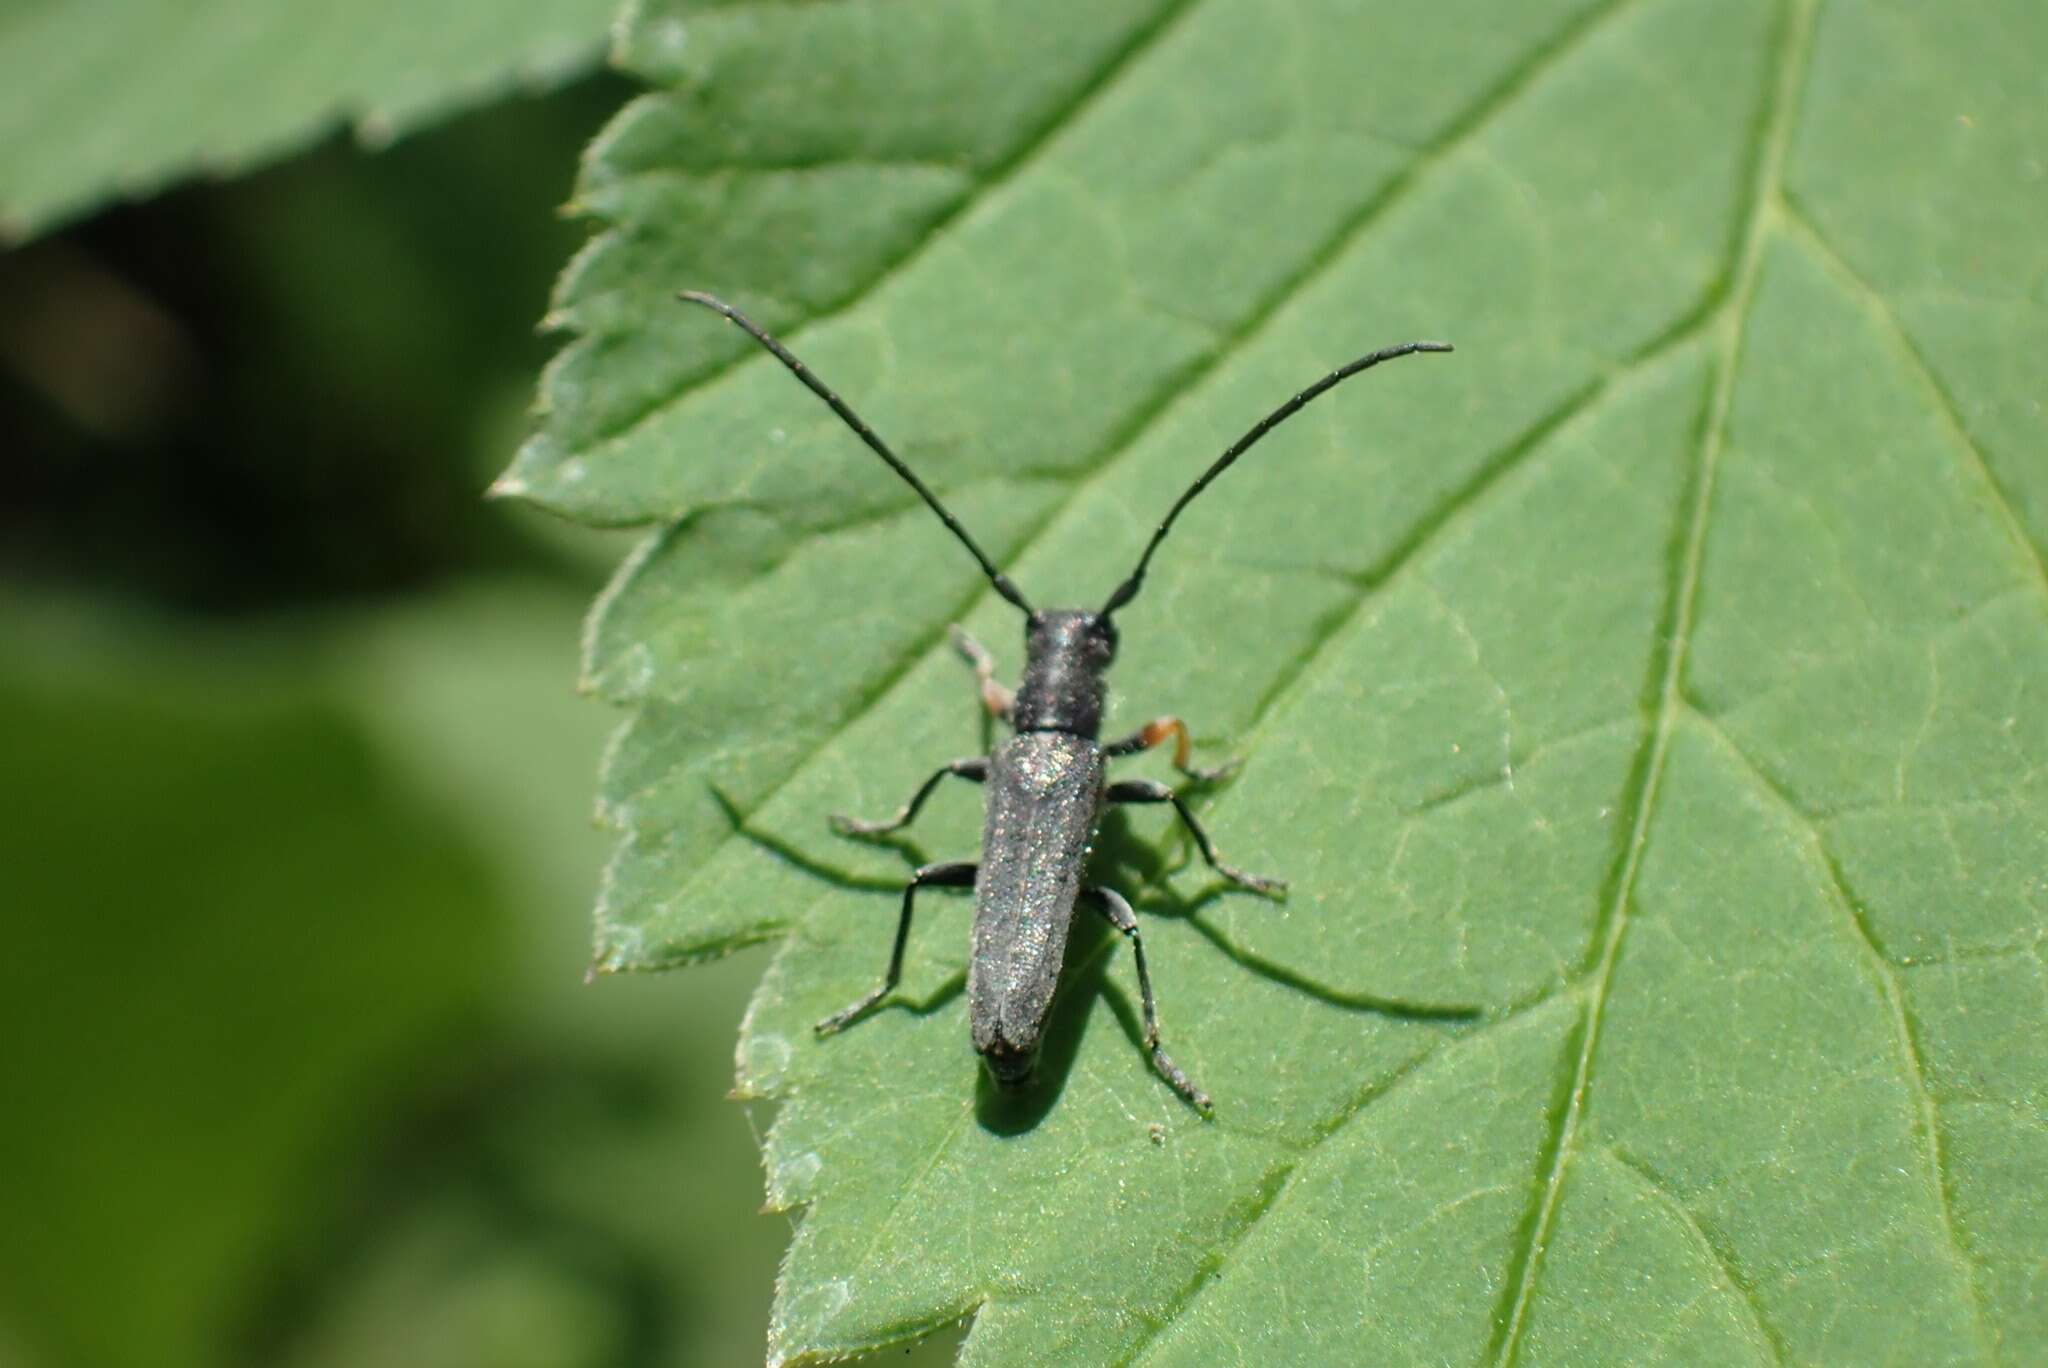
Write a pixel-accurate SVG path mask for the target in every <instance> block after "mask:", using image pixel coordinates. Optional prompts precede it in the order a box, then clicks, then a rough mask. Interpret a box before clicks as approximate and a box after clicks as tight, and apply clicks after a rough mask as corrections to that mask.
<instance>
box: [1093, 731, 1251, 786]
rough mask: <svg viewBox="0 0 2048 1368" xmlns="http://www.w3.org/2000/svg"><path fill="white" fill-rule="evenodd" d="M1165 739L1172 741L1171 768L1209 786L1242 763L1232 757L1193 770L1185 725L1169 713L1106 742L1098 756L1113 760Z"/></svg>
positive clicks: (1191, 741)
mask: <svg viewBox="0 0 2048 1368" xmlns="http://www.w3.org/2000/svg"><path fill="white" fill-rule="evenodd" d="M1169 736H1170V737H1172V738H1173V767H1174V768H1175V769H1177V770H1179V771H1180V772H1181V773H1182V774H1185V775H1186V776H1187V777H1188V778H1190V779H1193V780H1196V781H1197V782H1199V783H1204V784H1209V783H1214V782H1215V781H1216V780H1218V779H1227V778H1229V777H1230V776H1231V775H1232V774H1235V773H1236V772H1237V769H1238V766H1240V765H1242V764H1243V763H1244V759H1243V758H1242V757H1236V758H1233V759H1230V760H1225V761H1224V762H1223V763H1222V764H1220V765H1218V766H1216V768H1214V769H1195V768H1193V767H1192V766H1190V765H1189V764H1188V761H1189V759H1190V758H1191V751H1192V749H1193V747H1194V738H1193V737H1191V736H1189V735H1188V724H1187V723H1185V722H1183V721H1181V720H1180V719H1179V718H1178V717H1174V716H1172V715H1171V714H1168V715H1167V716H1165V717H1155V718H1153V719H1152V720H1151V721H1150V722H1147V723H1146V724H1145V725H1144V726H1142V727H1140V728H1138V729H1137V730H1136V731H1134V732H1132V733H1131V734H1130V735H1129V736H1126V737H1123V738H1122V739H1120V740H1116V741H1112V742H1110V743H1109V744H1108V745H1106V746H1104V747H1103V748H1102V757H1103V759H1105V760H1116V759H1120V758H1122V757H1123V756H1126V755H1136V754H1137V753H1138V752H1139V751H1142V750H1150V749H1151V748H1152V747H1154V746H1156V745H1159V744H1160V743H1161V742H1163V741H1165V740H1166V739H1167V738H1168V737H1169Z"/></svg>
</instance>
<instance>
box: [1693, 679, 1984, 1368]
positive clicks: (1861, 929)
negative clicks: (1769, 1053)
mask: <svg viewBox="0 0 2048 1368" xmlns="http://www.w3.org/2000/svg"><path fill="white" fill-rule="evenodd" d="M1687 713H1688V714H1689V715H1690V716H1691V717H1692V718H1693V719H1694V720H1695V721H1697V722H1698V723H1699V724H1700V726H1701V728H1702V729H1703V730H1704V731H1706V732H1707V733H1708V734H1709V735H1711V736H1712V737H1713V738H1714V739H1715V740H1716V741H1717V742H1718V743H1719V744H1720V745H1721V747H1722V748H1723V749H1724V750H1726V751H1727V753H1728V754H1729V755H1730V756H1731V757H1732V758H1733V759H1734V760H1735V761H1736V763H1737V764H1738V766H1739V767H1740V768H1741V770H1742V771H1743V773H1744V774H1746V775H1747V776H1749V778H1750V781H1751V782H1752V783H1753V784H1754V785H1755V786H1756V787H1757V789H1758V790H1759V791H1760V792H1762V793H1763V794H1764V795H1765V796H1766V797H1767V798H1769V799H1770V801H1771V803H1772V805H1773V806H1775V807H1777V808H1779V809H1780V810H1781V811H1783V812H1784V813H1785V815H1786V816H1788V817H1790V818H1791V819H1792V821H1793V822H1794V823H1795V824H1796V825H1797V826H1798V829H1799V833H1800V840H1801V844H1802V845H1804V846H1805V847H1806V849H1807V854H1808V857H1809V859H1810V860H1811V861H1812V863H1813V864H1814V865H1815V866H1816V867H1817V868H1818V869H1819V871H1820V872H1821V874H1822V876H1823V877H1824V878H1825V880H1826V883H1827V892H1828V901H1830V902H1831V903H1833V904H1835V906H1836V907H1837V908H1838V909H1839V910H1840V911H1841V913H1842V914H1843V919H1844V921H1845V922H1846V923H1847V925H1848V927H1849V930H1850V933H1851V934H1852V935H1853V936H1854V937H1855V939H1856V942H1857V947H1858V950H1859V951H1860V953H1861V954H1862V955H1863V957H1864V959H1865V961H1866V962H1867V963H1868V965H1869V968H1870V972H1871V976H1872V977H1873V978H1874V979H1875V980H1876V986H1877V990H1878V996H1879V997H1880V998H1881V999H1882V1000H1883V1002H1884V1006H1885V1011H1886V1013H1887V1014H1888V1015H1889V1016H1890V1018H1891V1025H1892V1034H1893V1036H1894V1038H1895V1040H1896V1041H1897V1044H1898V1049H1899V1059H1900V1064H1901V1072H1902V1073H1903V1074H1904V1076H1905V1081H1906V1084H1907V1087H1908V1088H1909V1089H1910V1090H1911V1091H1912V1094H1913V1102H1914V1109H1915V1120H1916V1122H1917V1125H1918V1129H1919V1130H1920V1131H1921V1132H1922V1134H1924V1135H1925V1136H1926V1155H1925V1157H1926V1160H1927V1166H1928V1172H1927V1183H1928V1187H1929V1189H1930V1190H1931V1192H1932V1194H1933V1196H1934V1199H1935V1205H1936V1208H1937V1210H1938V1211H1939V1214H1940V1217H1941V1231H1942V1235H1943V1237H1944V1238H1945V1239H1946V1240H1947V1241H1948V1246H1949V1252H1950V1255H1951V1256H1952V1258H1953V1260H1954V1263H1955V1266H1956V1271H1957V1272H1958V1273H1959V1274H1960V1275H1961V1277H1962V1280H1963V1291H1964V1295H1965V1297H1966V1299H1967V1300H1968V1302H1969V1304H1970V1315H1971V1321H1972V1325H1973V1328H1974V1329H1975V1331H1976V1333H1977V1339H1978V1346H1979V1348H1980V1349H1981V1350H1982V1351H1983V1353H1984V1358H1985V1361H1986V1362H1995V1361H1996V1355H1995V1354H1994V1353H1993V1352H1992V1345H1993V1343H1994V1340H1993V1337H1992V1335H1991V1333H1990V1329H1989V1326H1988V1323H1987V1321H1986V1316H1985V1308H1984V1296H1983V1292H1982V1290H1981V1289H1980V1288H1979V1287H1978V1286H1977V1266H1976V1263H1975V1261H1973V1260H1972V1259H1971V1257H1970V1254H1969V1250H1968V1248H1967V1247H1966V1246H1965V1244H1964V1242H1963V1239H1962V1237H1961V1234H1960V1233H1959V1232H1958V1230H1957V1229H1956V1222H1955V1192H1954V1187H1955V1183H1954V1176H1953V1175H1952V1174H1951V1173H1950V1172H1949V1168H1948V1161H1947V1158H1946V1156H1945V1149H1946V1146H1945V1145H1944V1144H1943V1140H1942V1132H1941V1115H1940V1107H1939V1104H1938V1103H1937V1102H1936V1101H1935V1098H1934V1094H1933V1092H1932V1091H1931V1090H1930V1089H1929V1088H1928V1086H1927V1066H1926V1060H1925V1056H1924V1053H1923V1051H1922V1047H1921V1044H1920V1031H1919V1026H1918V1023H1917V1022H1916V1021H1915V1020H1914V1017H1913V1012H1912V1009H1911V1007H1909V1006H1908V1005H1907V1003H1906V993H1905V985H1904V983H1903V982H1902V981H1901V980H1900V978H1899V968H1898V964H1897V961H1895V960H1894V959H1893V958H1892V957H1891V956H1890V955H1889V954H1887V953H1886V951H1885V949H1884V943H1883V941H1882V940H1881V939H1880V938H1879V937H1878V934H1877V930H1876V928H1875V926H1873V925H1872V923H1871V919H1870V909H1869V908H1868V907H1867V906H1866V905H1865V904H1864V903H1863V901H1862V899H1860V898H1858V897H1857V896H1856V895H1855V893H1854V892H1853V891H1851V889H1850V887H1849V884H1848V881H1847V879H1846V877H1845V876H1844V874H1843V872H1842V867H1841V863H1840V861H1838V860H1837V859H1836V858H1835V855H1834V852H1833V851H1832V850H1831V849H1829V847H1828V844H1827V840H1826V838H1825V837H1824V836H1823V835H1822V834H1821V829H1820V827H1819V825H1818V824H1816V823H1815V822H1814V820H1813V818H1811V817H1810V816H1808V815H1807V813H1806V812H1805V811H1804V810H1803V809H1802V808H1800V806H1799V805H1798V803H1796V802H1795V801H1794V800H1793V798H1792V795H1791V794H1790V793H1788V792H1786V791H1785V789H1784V787H1783V786H1782V785H1781V784H1779V783H1778V781H1777V780H1776V779H1774V778H1773V777H1772V776H1771V775H1770V774H1768V773H1767V772H1766V771H1765V770H1764V769H1763V768H1762V766H1760V765H1758V764H1757V763H1756V761H1755V760H1753V759H1751V758H1750V755H1749V753H1748V752H1747V751H1746V750H1744V749H1743V748H1742V747H1741V746H1740V745H1738V744H1737V743H1736V740H1735V738H1734V737H1732V736H1730V735H1729V734H1728V733H1727V732H1726V731H1725V730H1723V729H1722V727H1721V725H1720V724H1719V723H1718V722H1716V721H1715V720H1714V719H1713V718H1712V717H1710V716H1708V715H1707V714H1705V713H1702V712H1700V711H1698V710H1697V709H1693V708H1688V709H1687Z"/></svg>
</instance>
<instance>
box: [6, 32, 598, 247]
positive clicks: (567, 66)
mask: <svg viewBox="0 0 2048 1368" xmlns="http://www.w3.org/2000/svg"><path fill="white" fill-rule="evenodd" d="M615 8H616V6H615V5H614V3H613V0H494V2H493V3H491V4H475V3H472V4H438V5H428V6H421V5H410V4H404V3H398V2H397V0H372V3H367V4H353V5H321V4H312V3H307V0H282V2H279V0H272V2H271V3H264V2H263V0H100V2H99V3H93V4H77V3H65V0H24V2H23V3H17V4H13V5H10V6H9V7H8V8H7V10H6V12H5V13H4V14H0V129H5V130H6V133H7V136H6V138H5V139H4V140H0V239H5V238H20V237H23V236H26V235H27V234H28V233H30V232H36V231H42V230H45V229H47V228H49V227H50V226H51V225H53V224H55V223H58V222H61V221H63V220H65V219H68V218H72V217H75V216H76V215H78V214H80V213H82V212H84V211H85V210H87V209H89V208H91V207H93V206H94V205H96V204H98V203H101V202H104V201H105V200H107V199H110V198H115V197H127V196H133V195H139V194H145V193H148V192H151V191H154V190H157V189H160V188H161V187H163V186H165V185H166V184H169V183H171V182H172V181H174V180H176V179H177V178H179V177H182V176H187V175H191V174H194V173H205V174H211V175H224V174H231V173H234V172H239V171H246V170H248V169H250V168H251V167H252V166H253V165H255V164H256V163H258V162H260V161H263V160H267V159H270V158H273V157H276V156H279V155H281V154H283V153H286V152H290V151H296V150H299V149H301V148H303V147H305V146H306V145H308V144H310V143H313V142H315V141H317V140H318V139H319V138H320V137H321V136H323V135H324V134H326V133H327V132H328V131H329V130H330V129H331V128H333V127H334V126H335V125H336V124H343V123H345V124H348V125H351V126H352V127H353V129H354V130H355V132H356V133H357V135H358V136H359V137H360V138H362V140H363V141H364V142H366V143H370V144H373V145H379V144H383V143H387V142H389V141H390V140H391V139H392V138H394V137H397V136H398V135H400V134H402V133H407V132H410V131H412V130H413V129H415V128H419V127H422V126H424V125H427V124H429V123H432V122H434V121H436V120H438V119H441V118H445V117H447V116H448V115H449V114H451V113H453V112H455V111H457V110H460V109H462V108H464V107H467V106H472V105H476V104H481V103H484V102H486V101H488V100H491V99H494V98H496V97H499V96H502V95H503V94H505V93H506V92H507V90H508V89H510V88H515V87H520V86H524V87H527V88H528V89H529V90H531V89H534V88H545V87H547V86H551V85H554V84H556V83H557V82H559V81H561V80H563V79H565V78H567V77H569V76H572V75H577V74H581V73H582V72H585V71H587V70H588V69H589V68H590V67H591V66H593V65H595V63H596V60H597V57H598V55H599V53H600V51H601V49H602V44H603V35H604V32H605V27H606V24H607V23H608V21H609V20H610V18H611V15H612V12H613V11H614V9H615Z"/></svg>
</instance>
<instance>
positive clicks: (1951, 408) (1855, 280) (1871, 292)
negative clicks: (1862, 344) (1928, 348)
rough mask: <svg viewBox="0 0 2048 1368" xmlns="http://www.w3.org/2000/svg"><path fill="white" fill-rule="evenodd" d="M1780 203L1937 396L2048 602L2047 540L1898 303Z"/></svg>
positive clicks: (1801, 236)
mask: <svg viewBox="0 0 2048 1368" xmlns="http://www.w3.org/2000/svg"><path fill="white" fill-rule="evenodd" d="M1777 208H1778V213H1779V215H1780V217H1781V218H1782V219H1783V220H1784V222H1785V223H1786V224H1787V225H1788V226H1789V227H1790V228H1791V229H1792V230H1793V231H1792V236H1793V237H1794V238H1796V239H1797V240H1798V241H1799V242H1800V244H1801V245H1802V246H1804V247H1805V248H1806V249H1807V251H1809V252H1810V253H1811V254H1812V255H1813V256H1814V257H1815V258H1816V259H1817V260H1818V261H1819V262H1820V264H1821V265H1822V267H1823V268H1825V269H1826V270H1827V272H1828V273H1829V274H1830V275H1832V276H1834V277H1835V278H1836V280H1837V282H1838V283H1840V284H1841V285H1842V286H1843V287H1844V288H1845V289H1846V290H1847V291H1848V293H1849V294H1850V296H1851V297H1852V298H1854V299H1855V301H1856V302H1857V304H1858V305H1860V306H1861V307H1862V309H1863V311H1864V312H1865V313H1866V314H1868V315H1869V316H1870V318H1871V319H1872V321H1874V322H1875V323H1876V324H1877V325H1878V327H1879V329H1880V330H1881V331H1882V332H1883V333H1884V334H1885V336H1886V338H1887V340H1888V341H1890V343H1891V344H1892V346H1893V347H1894V348H1895V349H1896V350H1897V351H1898V353H1899V354H1900V356H1901V357H1903V358H1904V359H1905V361H1906V363H1907V367H1908V369H1910V370H1911V371H1912V372H1913V375H1914V378H1915V379H1917V380H1918V381H1919V382H1920V384H1921V386H1922V387H1923V388H1924V389H1925V390H1926V392H1927V396H1928V398H1930V399H1932V400H1933V402H1934V409H1935V411H1936V412H1937V413H1939V414H1940V415H1941V419H1942V426H1944V427H1945V428H1947V429H1948V432H1949V435H1950V437H1951V438H1952V439H1953V440H1954V444H1955V446H1956V448H1957V450H1958V451H1959V452H1960V453H1961V454H1962V456H1963V458H1964V460H1965V461H1966V462H1967V463H1968V464H1969V466H1970V468H1971V470H1972V471H1973V472H1974V473H1975V475H1976V476H1977V478H1978V479H1979V480H1980V481H1981V482H1982V483H1983V485H1984V488H1985V491H1986V493H1988V494H1989V496H1990V499H1991V505H1992V508H1993V509H1994V510H1995V511H1996V513H1997V516H1998V521H1999V525H2000V527H2001V528H2003V529H2004V531H2005V534H2006V536H2007V537H2008V538H2010V539H2011V541H2012V543H2013V546H2014V549H2016V550H2017V551H2018V552H2019V553H2020V556H2021V557H2022V559H2024V560H2025V562H2026V567H2027V571H2028V575H2029V577H2030V578H2031V579H2032V581H2033V585H2034V588H2035V589H2036V590H2037V591H2038V592H2039V593H2040V595H2041V597H2042V599H2043V601H2048V549H2044V548H2043V546H2042V544H2041V542H2040V541H2038V540H2037V539H2036V538H2035V537H2034V536H2033V535H2032V534H2031V533H2030V532H2029V531H2028V530H2027V526H2026V524H2025V523H2024V522H2022V521H2021V519H2020V515H2019V510H2018V508H2017V507H2016V506H2015V505H2014V503H2013V500H2012V495H2011V494H2010V493H2009V492H2008V491H2007V490H2006V487H2005V484H2004V482H2003V481H2001V480H2000V479H1999V478H1998V475H1997V472H1996V471H1994V470H1993V469H1992V463H1991V460H1990V458H1989V457H1988V456H1987V455H1986V454H1985V450H1984V447H1983V446H1982V445H1981V444H1980V443H1979V442H1978V441H1977V439H1976V438H1974V437H1972V436H1971V435H1970V429H1969V426H1968V424H1966V423H1965V422H1964V421H1963V412H1962V409H1961V407H1960V406H1959V405H1958V404H1957V403H1956V400H1955V396H1954V395H1953V394H1951V393H1949V390H1948V387H1947V386H1946V385H1944V384H1942V382H1941V380H1940V379H1939V377H1937V376H1936V375H1935V373H1934V368H1933V367H1932V366H1931V365H1929V364H1928V362H1927V354H1926V353H1925V352H1923V351H1922V350H1921V349H1920V345H1919V344H1918V343H1917V342H1915V341H1914V340H1913V335H1912V334H1911V333H1910V332H1908V331H1907V330H1906V325H1905V323H1904V322H1903V321H1902V320H1901V319H1900V318H1899V315H1898V312H1897V311H1896V310H1895V309H1893V308H1892V306H1891V303H1890V301H1889V300H1888V299H1887V298H1886V297H1885V295H1884V293H1883V292H1882V291H1881V290H1879V289H1878V288H1877V287H1876V286H1875V285H1872V284H1871V283H1870V282H1869V281H1868V280H1867V279H1865V278H1864V276H1863V275H1862V273H1861V272H1859V271H1857V269H1856V268H1855V267H1854V266H1852V265H1850V264H1849V261H1848V258H1847V257H1845V256H1843V255H1842V252H1841V250H1840V249H1839V248H1837V247H1836V246H1835V244H1834V243H1833V242H1832V241H1830V240H1829V238H1828V237H1827V235H1826V234H1825V233H1823V232H1822V231H1821V229H1820V225H1819V224H1817V223H1815V222H1814V221H1813V218H1812V216H1811V215H1809V214H1808V213H1807V212H1806V211H1805V209H1803V208H1802V207H1801V206H1800V205H1799V202H1798V201H1797V200H1796V199H1795V198H1793V197H1792V196H1791V195H1790V194H1789V193H1786V192H1783V191H1781V192H1780V195H1779V203H1778V206H1777Z"/></svg>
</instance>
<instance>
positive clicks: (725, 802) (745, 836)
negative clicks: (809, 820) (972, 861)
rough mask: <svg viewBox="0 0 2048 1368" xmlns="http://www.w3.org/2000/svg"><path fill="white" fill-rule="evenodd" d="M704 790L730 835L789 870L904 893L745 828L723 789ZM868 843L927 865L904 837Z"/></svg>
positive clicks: (891, 883) (839, 884)
mask: <svg viewBox="0 0 2048 1368" xmlns="http://www.w3.org/2000/svg"><path fill="white" fill-rule="evenodd" d="M704 787H705V789H706V791H708V792H709V793H710V794H711V801H712V802H714V803H717V804H718V810H719V811H720V812H721V813H723V814H724V815H725V820H726V823H727V825H729V826H730V827H731V828H732V834H733V835H735V836H737V837H739V838H740V839H741V840H743V841H747V842H749V843H751V844H752V845H755V846H757V847H759V848H760V849H761V850H764V851H766V852H767V853H768V854H770V855H773V856H774V857H775V858H776V859H778V860H781V861H782V862H783V863H784V864H787V865H789V866H790V867H791V868H793V869H798V870H801V871H803V872H804V873H805V874H808V875H810V876H811V877H812V878H814V879H819V880H822V881H823V882H825V883H829V884H831V885H832V886H833V887H835V888H850V889H855V890H858V891H860V892H864V893H880V892H884V891H887V892H890V893H897V894H900V893H902V892H903V885H904V883H905V882H906V880H904V879H868V878H862V877H861V876H859V875H857V874H849V873H847V872H846V871H845V870H843V869H835V868H833V867H832V866H831V865H828V864H826V863H825V862H824V861H822V860H820V859H819V858H818V857H817V856H815V855H812V854H809V853H808V852H806V851H803V850H800V849H798V848H797V847H796V846H794V845H791V844H790V843H789V842H788V841H785V840H783V839H782V838H781V837H780V836H771V835H769V834H768V833H767V832H765V831H756V830H755V829H754V828H752V827H750V826H748V825H747V817H746V814H745V813H743V812H741V811H740V809H739V805H738V804H737V803H735V802H733V800H732V799H731V798H730V797H728V796H727V795H726V793H725V791H724V790H722V789H720V788H719V787H718V785H716V784H706V785H705V786H704ZM834 839H835V840H851V839H864V838H851V837H835V838H834ZM868 843H869V844H874V845H887V846H892V847H894V848H895V849H897V850H898V851H899V852H901V854H902V855H903V858H904V860H905V862H906V863H907V864H908V865H909V866H910V867H911V868H912V869H916V868H917V867H918V866H920V865H924V864H929V863H930V861H929V860H927V859H926V858H925V855H924V852H923V851H922V850H920V849H919V848H918V847H917V845H916V844H915V843H913V842H912V841H910V840H908V839H906V838H904V837H900V836H883V837H876V838H873V840H871V841H869V842H868ZM933 891H934V892H937V891H941V890H933Z"/></svg>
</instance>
